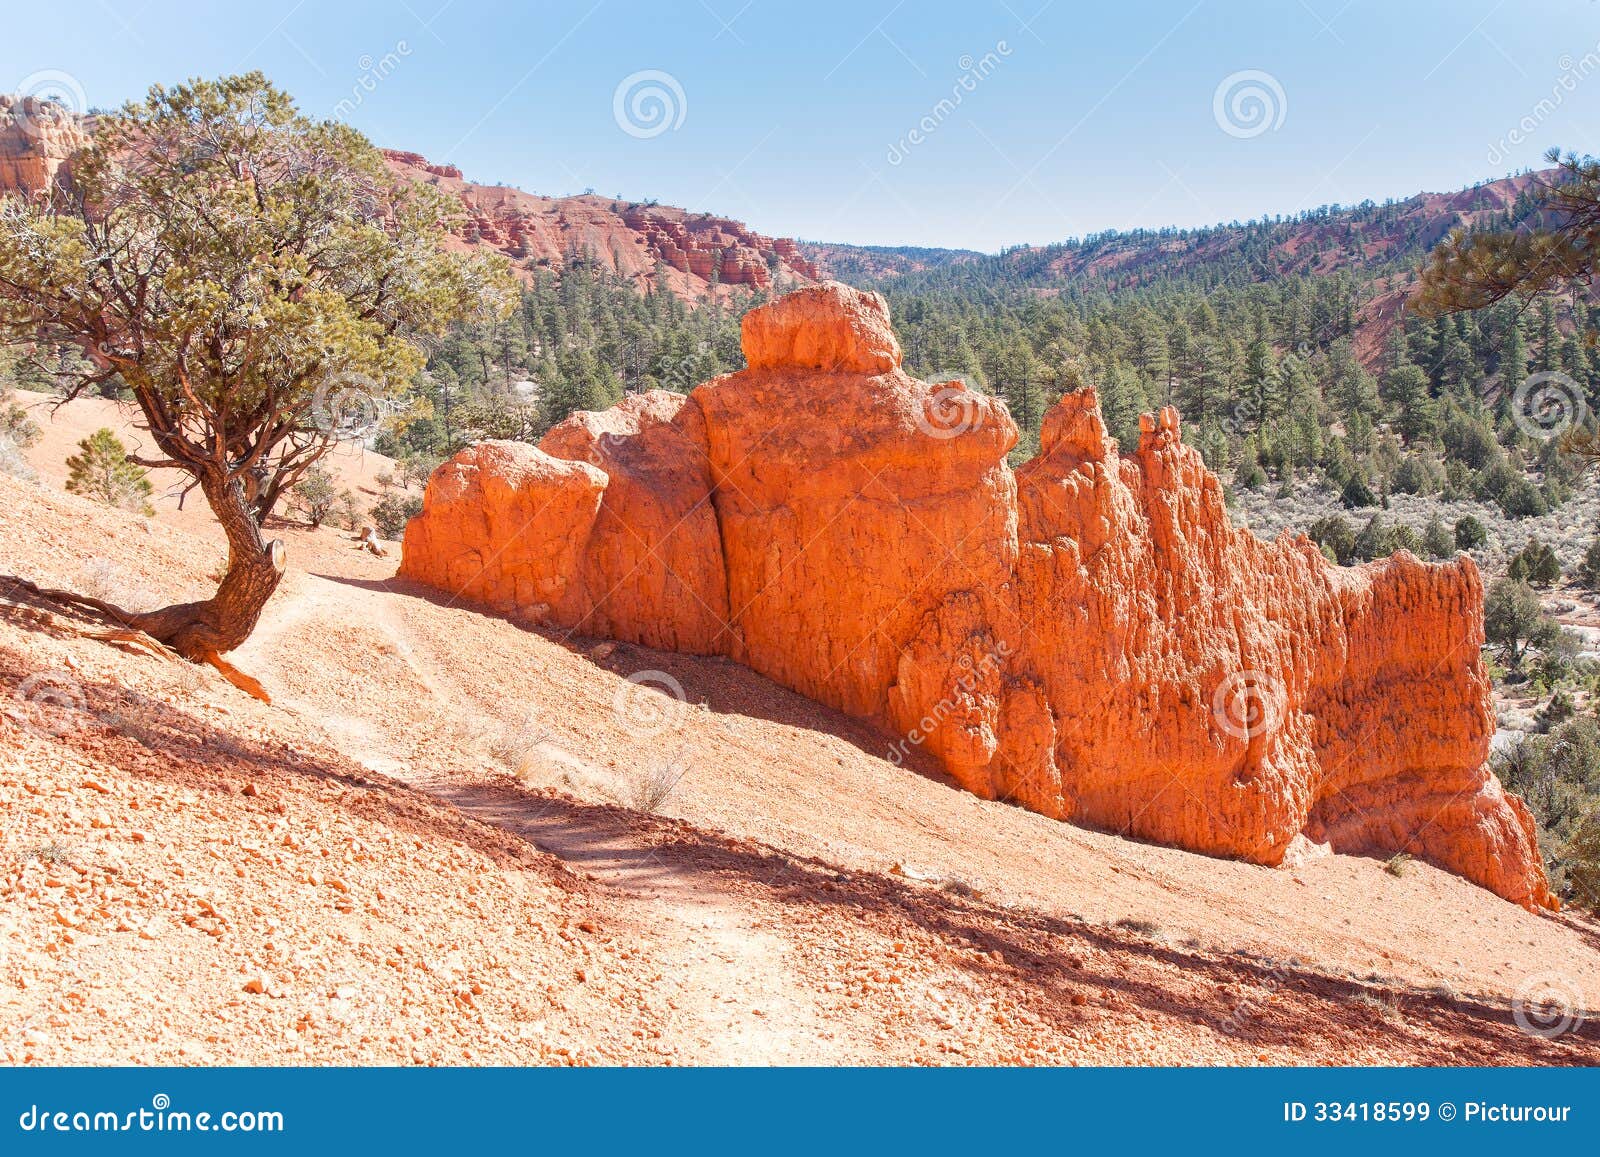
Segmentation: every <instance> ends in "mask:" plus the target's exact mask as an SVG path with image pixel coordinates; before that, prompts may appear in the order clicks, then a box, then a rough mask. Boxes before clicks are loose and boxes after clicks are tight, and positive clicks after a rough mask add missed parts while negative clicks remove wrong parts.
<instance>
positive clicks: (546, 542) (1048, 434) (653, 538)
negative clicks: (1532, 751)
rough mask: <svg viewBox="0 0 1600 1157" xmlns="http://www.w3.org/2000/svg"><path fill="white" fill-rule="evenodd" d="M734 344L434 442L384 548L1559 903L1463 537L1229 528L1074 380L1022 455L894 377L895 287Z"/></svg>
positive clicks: (1132, 799) (658, 640) (1208, 832)
mask: <svg viewBox="0 0 1600 1157" xmlns="http://www.w3.org/2000/svg"><path fill="white" fill-rule="evenodd" d="M744 346H745V355H746V359H747V361H748V363H749V368H747V369H745V370H742V371H740V372H738V373H735V374H729V375H725V376H723V377H721V378H717V379H715V380H713V381H710V382H707V383H705V384H703V385H701V386H699V387H698V388H697V389H695V390H694V391H693V392H692V393H691V394H689V395H687V396H686V397H685V396H678V395H672V394H667V393H664V392H653V393H650V394H646V395H641V396H638V397H633V398H629V399H628V400H627V401H625V402H624V403H623V404H622V405H620V406H618V407H616V408H615V409H613V410H610V411H606V412H605V413H602V414H583V413H580V414H575V415H573V416H572V417H571V418H569V419H567V421H565V422H563V423H561V424H560V425H558V426H557V427H555V428H554V429H553V430H552V431H551V432H550V433H549V435H547V436H546V438H545V439H544V441H543V442H542V443H541V445H540V447H538V448H535V447H531V446H525V445H520V444H512V443H483V444H480V445H478V446H474V447H472V448H471V449H468V450H465V451H463V452H462V453H461V454H459V455H457V456H456V458H455V459H453V460H452V461H450V462H448V463H446V464H445V465H444V466H442V467H440V469H439V470H438V472H436V473H435V475H434V478H433V480H432V481H431V482H430V483H429V486H428V493H427V504H426V507H425V509H424V512H423V514H422V515H421V516H420V517H418V518H417V519H415V520H413V521H412V523H411V525H410V527H409V528H408V530H407V532H406V539H405V550H404V559H403V562H402V564H401V573H402V574H404V575H406V576H408V577H411V578H414V579H417V580H419V581H421V582H424V583H427V584H429V585H432V586H435V587H438V588H440V589H443V590H446V591H449V592H451V593H452V594H460V595H462V596H464V597H467V598H472V599H475V600H478V601H480V602H483V603H486V604H488V605H490V606H493V607H496V608H498V609H501V610H503V611H507V612H510V613H515V614H518V615H520V616H523V617H527V618H531V619H533V620H535V621H538V622H543V623H548V624H552V625H557V626H561V627H564V628H567V629H569V630H572V631H575V632H578V633H582V634H588V635H600V636H607V637H613V638H618V639H625V640H630V641H634V642H639V643H643V644H646V645H650V646H656V647H663V648H669V649H674V650H681V651H686V652H693V653H699V654H723V655H727V656H730V657H732V658H734V659H737V660H738V661H740V662H742V663H745V664H747V665H749V666H750V667H752V668H754V669H755V670H757V671H760V672H762V673H763V674H765V675H767V676H769V677H770V678H772V679H774V680H775V681H777V682H779V683H782V684H783V685H785V686H787V687H790V688H793V689H795V690H797V691H800V692H802V693H804V694H806V695H809V696H812V697H813V698H816V699H818V700H820V701H822V702H825V703H828V704H831V705H832V706H834V707H837V708H839V709H840V710H843V711H846V712H848V713H850V714H852V715H855V716H858V717H861V718H864V719H868V720H871V721H873V722H875V723H876V724H878V725H879V726H880V727H882V728H883V730H884V732H885V734H886V737H887V738H886V740H885V747H886V749H887V751H888V754H889V756H890V758H892V759H895V760H896V761H898V760H899V759H901V758H903V757H904V754H905V753H906V752H908V751H909V750H911V749H912V748H913V747H923V748H925V749H926V750H927V751H929V752H930V753H931V754H932V755H933V756H934V757H936V758H937V759H938V760H939V762H940V763H941V764H942V765H943V766H944V767H945V768H947V769H948V770H949V772H950V773H951V775H952V776H954V777H955V778H956V779H957V781H958V782H960V783H961V784H962V786H964V787H965V788H967V789H968V790H970V791H973V792H976V793H978V794H980V795H983V796H985V797H988V798H995V799H1006V800H1011V801H1014V802H1016V803H1019V804H1021V805H1023V806H1025V807H1028V808H1030V809H1032V810H1034V811H1038V812H1042V813H1044V814H1046V815H1050V816H1054V817H1056V818H1059V819H1063V820H1072V821H1074V822H1077V823H1082V824H1086V825H1090V826H1093V827H1097V828H1102V829H1105V830H1109V831H1114V832H1119V833H1123V834H1126V835H1129V836H1133V837H1137V838H1142V839H1148V840H1153V841H1158V842H1161V843H1166V844H1174V845H1177V846H1180V847H1185V848H1190V849H1193V850H1195V851H1200V852H1207V853H1211V854H1216V855H1223V856H1230V857H1235V858H1239V859H1243V860H1249V861H1252V862H1256V863H1262V864H1277V863H1280V862H1282V861H1283V860H1284V858H1285V856H1286V855H1289V854H1290V853H1291V852H1292V851H1293V850H1294V849H1295V848H1296V846H1297V845H1304V844H1305V842H1306V841H1310V842H1312V843H1315V844H1327V845H1331V847H1332V848H1333V849H1334V850H1337V851H1343V852H1359V853H1377V854H1381V855H1389V854H1393V853H1395V852H1400V851H1406V852H1410V853H1412V854H1415V855H1417V856H1419V857H1421V858H1424V859H1427V860H1430V861H1432V862H1433V863H1435V864H1438V865H1440V866H1442V867H1444V868H1447V869H1449V870H1451V871H1454V872H1457V873H1459V874H1461V875H1463V876H1465V877H1467V878H1468V879H1471V880H1474V881H1476V882H1477V883H1479V884H1482V885H1483V886H1484V887H1486V888H1489V889H1491V890H1493V891H1494V892H1496V893H1498V894H1499V895H1501V896H1504V897H1506V898H1507V899H1510V900H1513V901H1515V902H1517V903H1520V904H1523V905H1525V906H1528V907H1537V906H1540V905H1545V904H1550V903H1553V901H1551V899H1550V895H1549V891H1548V888H1547V884H1546V880H1545V876H1544V872H1543V868H1542V866H1541V861H1540V857H1539V852H1538V848H1537V844H1536V842H1535V838H1534V828H1533V823H1532V820H1531V817H1530V816H1529V814H1528V812H1527V810H1526V809H1525V808H1524V807H1523V805H1522V804H1521V802H1520V801H1519V800H1517V799H1516V798H1515V797H1512V796H1508V795H1507V794H1506V793H1505V792H1504V791H1503V790H1502V789H1501V787H1500V784H1499V782H1498V781H1497V780H1496V779H1495V778H1494V776H1493V775H1492V774H1490V772H1489V770H1488V766H1487V757H1488V746H1489V737H1490V733H1491V731H1492V727H1493V724H1492V716H1491V713H1490V705H1489V680H1488V677H1487V675H1486V673H1485V671H1484V667H1483V664H1482V661H1481V659H1480V647H1481V644H1482V641H1483V592H1482V586H1481V582H1480V579H1479V576H1478V571H1477V568H1476V567H1475V566H1474V565H1473V563H1472V562H1471V560H1469V559H1467V558H1465V557H1461V558H1458V559H1457V560H1455V561H1453V562H1448V563H1442V564H1436V565H1427V564H1424V563H1421V562H1418V561H1417V560H1416V559H1414V558H1412V557H1411V556H1410V555H1408V554H1404V553H1402V554H1399V555H1396V556H1395V557H1393V558H1390V559H1386V560H1383V561H1381V562H1377V563H1372V564H1368V565H1366V566H1362V567H1356V568H1341V567H1337V566H1334V565H1332V564H1330V563H1328V562H1327V561H1326V560H1325V559H1324V558H1323V557H1322V556H1321V555H1320V554H1319V553H1318V552H1317V550H1316V548H1315V547H1313V546H1312V545H1311V544H1310V543H1309V542H1308V541H1307V540H1306V539H1305V538H1303V537H1294V538H1291V537H1289V536H1287V535H1285V536H1282V537H1280V538H1279V539H1278V540H1277V541H1276V542H1272V543H1266V542H1262V541H1260V540H1258V539H1256V538H1255V537H1254V536H1253V535H1252V534H1250V533H1249V532H1248V531H1246V530H1240V529H1235V528H1234V527H1232V526H1231V525H1230V523H1229V520H1228V517H1227V513H1226V511H1225V509H1224V506H1223V497H1222V488H1221V486H1220V484H1219V483H1218V482H1217V480H1216V478H1215V477H1214V476H1213V475H1211V474H1210V473H1209V472H1208V471H1207V470H1206V468H1205V466H1204V464H1203V463H1202V461H1201V459H1200V456H1199V454H1198V453H1197V452H1196V451H1194V450H1192V449H1190V448H1189V447H1186V446H1184V445H1183V443H1182V440H1181V438H1180V435H1179V423H1178V417H1177V415H1176V413H1175V412H1173V411H1172V410H1170V409H1168V410H1164V411H1162V412H1161V413H1160V414H1150V415H1145V417H1144V419H1143V422H1142V427H1143V433H1142V436H1141V439H1140V445H1139V447H1138V449H1137V450H1136V451H1135V452H1134V453H1132V454H1128V455H1124V454H1122V453H1121V452H1120V451H1119V450H1118V448H1117V446H1116V443H1115V442H1114V440H1112V439H1110V438H1108V437H1107V435H1106V430H1105V427H1104V424H1103V423H1102V421H1101V417H1100V412H1099V406H1098V403H1097V401H1096V399H1095V396H1094V394H1093V392H1092V391H1084V392H1081V393H1077V394H1071V395H1068V396H1067V397H1065V398H1063V399H1062V400H1061V401H1060V403H1058V405H1057V406H1056V407H1055V409H1054V410H1053V411H1052V412H1051V413H1050V414H1049V415H1048V417H1047V418H1046V420H1045V424H1044V429H1043V434H1042V438H1041V452H1040V454H1039V456H1038V457H1037V458H1035V459H1034V460H1033V461H1031V462H1029V463H1027V464H1026V465H1024V466H1022V467H1021V468H1019V469H1018V470H1016V471H1013V470H1012V469H1011V468H1010V467H1009V466H1007V465H1006V461H1005V456H1006V454H1007V452H1008V451H1009V450H1010V449H1011V448H1012V447H1013V446H1014V445H1015V442H1016V438H1017V431H1016V427H1015V426H1014V425H1013V423H1012V421H1011V419H1010V417H1009V416H1008V415H1007V414H1006V412H1005V410H1004V408H1003V406H1002V405H1001V404H1000V403H998V402H997V401H995V400H994V399H992V398H989V397H986V396H983V395H979V394H975V393H972V392H970V391H967V390H965V389H964V388H963V387H962V386H961V385H960V384H959V383H946V384H929V383H926V382H921V381H918V380H916V379H914V378H912V377H910V376H909V375H908V374H906V373H905V372H904V371H903V370H901V368H900V350H899V347H898V344H897V343H896V341H895V338H894V335H893V333H892V332H891V330H890V328H889V323H888V311H887V309H886V307H885V306H884V303H883V301H882V299H881V298H879V297H877V296H876V295H869V294H863V293H859V292H857V291H855V290H852V289H848V288H846V287H844V286H842V285H837V284H832V283H829V284H825V285H822V286H816V287H812V288H808V289H803V290H800V291H798V292H796V293H793V294H790V295H789V296H787V297H785V298H783V299H780V300H779V301H776V302H774V303H772V304H770V305H767V306H764V307H762V308H760V309H757V310H754V311H752V312H751V313H750V314H748V315H747V316H746V318H745V321H744Z"/></svg>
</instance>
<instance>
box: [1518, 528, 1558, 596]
mask: <svg viewBox="0 0 1600 1157" xmlns="http://www.w3.org/2000/svg"><path fill="white" fill-rule="evenodd" d="M1506 573H1507V574H1508V575H1510V577H1511V578H1513V579H1516V580H1518V581H1519V582H1525V583H1527V584H1528V585H1529V586H1535V587H1548V586H1550V585H1551V584H1553V583H1558V582H1560V581H1561V560H1560V559H1559V558H1557V557H1556V552H1555V551H1553V550H1551V549H1550V548H1549V547H1548V546H1546V545H1545V544H1544V543H1542V542H1540V541H1539V540H1538V539H1536V538H1530V539H1528V544H1527V545H1526V546H1524V547H1523V548H1522V549H1521V550H1519V551H1518V552H1517V553H1516V554H1514V555H1512V556H1511V563H1510V565H1509V566H1508V567H1507V569H1506Z"/></svg>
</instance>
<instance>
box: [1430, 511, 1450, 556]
mask: <svg viewBox="0 0 1600 1157" xmlns="http://www.w3.org/2000/svg"><path fill="white" fill-rule="evenodd" d="M1422 551H1423V553H1424V554H1426V555H1427V556H1428V557H1429V558H1450V557H1451V556H1452V555H1454V554H1455V552H1456V543H1455V539H1454V538H1452V537H1451V535H1450V532H1449V531H1448V530H1446V529H1445V528H1444V523H1442V522H1440V521H1439V516H1438V515H1434V516H1433V517H1432V518H1430V519H1428V525H1427V527H1426V528H1425V529H1424V530H1423V532H1422Z"/></svg>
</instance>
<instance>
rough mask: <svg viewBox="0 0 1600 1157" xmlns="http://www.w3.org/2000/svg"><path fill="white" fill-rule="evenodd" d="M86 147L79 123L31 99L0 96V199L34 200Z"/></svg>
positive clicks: (56, 108)
mask: <svg viewBox="0 0 1600 1157" xmlns="http://www.w3.org/2000/svg"><path fill="white" fill-rule="evenodd" d="M88 143H89V136H88V133H87V132H86V131H85V130H84V127H83V123H82V121H81V119H80V118H79V117H77V116H75V115H74V114H73V113H71V112H69V111H68V110H66V109H64V108H62V107H61V106H60V105H56V104H52V103H51V102H49V101H41V100H37V99H35V98H34V97H31V96H24V97H19V96H8V95H5V94H0V196H3V195H5V194H7V193H20V194H22V195H24V196H36V195H38V194H39V193H41V192H42V191H44V190H46V189H48V188H50V187H51V185H53V184H54V183H55V181H56V179H57V178H58V177H60V176H62V175H63V168H64V166H65V165H66V164H67V162H68V161H69V160H70V159H71V157H72V155H73V154H74V153H76V152H77V151H78V150H79V149H81V148H83V147H84V146H85V145H87V144H88Z"/></svg>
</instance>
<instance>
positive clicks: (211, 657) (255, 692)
mask: <svg viewBox="0 0 1600 1157" xmlns="http://www.w3.org/2000/svg"><path fill="white" fill-rule="evenodd" d="M200 662H202V663H209V664H211V666H213V667H215V668H216V669H217V670H218V671H220V672H222V677H223V678H224V679H226V680H227V681H228V682H230V683H232V684H233V685H234V686H235V687H237V688H239V690H241V691H243V692H244V693H245V694H246V695H249V696H251V697H253V698H256V699H259V700H261V702H263V703H271V702H272V696H271V695H268V694H267V689H266V688H265V687H263V686H262V685H261V681H260V680H259V679H255V678H253V677H251V676H249V675H246V674H245V673H244V672H243V671H241V670H239V668H237V667H235V666H234V665H233V664H232V663H230V662H228V661H227V660H226V659H224V658H223V657H222V656H221V655H219V654H217V653H216V652H215V651H209V652H207V653H206V654H204V655H202V656H200Z"/></svg>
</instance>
